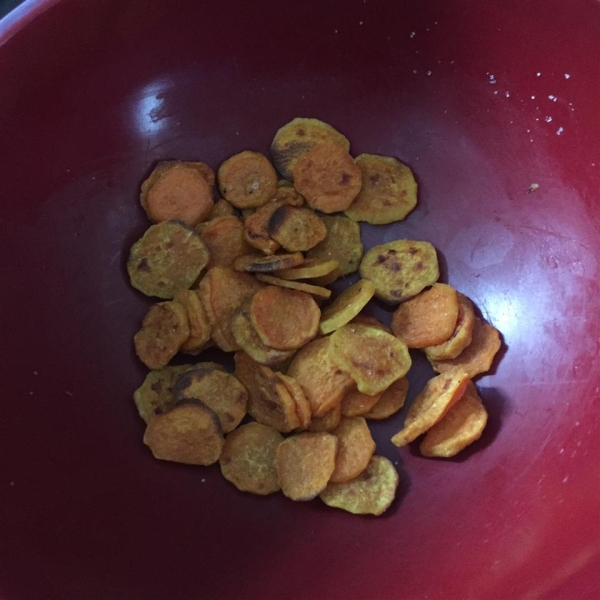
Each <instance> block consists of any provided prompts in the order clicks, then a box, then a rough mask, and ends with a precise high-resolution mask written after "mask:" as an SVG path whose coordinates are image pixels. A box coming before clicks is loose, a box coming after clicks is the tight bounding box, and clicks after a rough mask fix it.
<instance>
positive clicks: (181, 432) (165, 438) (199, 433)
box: [144, 400, 224, 465]
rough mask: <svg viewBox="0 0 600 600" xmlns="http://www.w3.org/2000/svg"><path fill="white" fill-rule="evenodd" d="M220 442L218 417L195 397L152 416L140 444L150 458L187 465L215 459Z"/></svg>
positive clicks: (208, 462)
mask: <svg viewBox="0 0 600 600" xmlns="http://www.w3.org/2000/svg"><path fill="white" fill-rule="evenodd" d="M223 443H224V440H223V433H222V431H221V426H220V425H219V419H218V418H217V416H216V415H215V413H214V412H213V411H212V410H210V408H208V407H207V406H204V404H202V402H199V401H197V400H196V401H190V402H187V403H185V404H180V405H179V406H176V407H175V408H173V409H172V410H170V411H169V412H166V413H164V414H162V415H157V416H155V417H154V418H153V419H152V420H151V421H150V422H149V423H148V426H147V427H146V431H145V433H144V444H146V446H148V447H149V448H150V450H152V454H153V455H154V458H158V459H160V460H170V461H173V462H179V463H184V464H187V465H212V464H213V463H215V462H217V461H218V460H219V456H220V455H221V449H222V448H223Z"/></svg>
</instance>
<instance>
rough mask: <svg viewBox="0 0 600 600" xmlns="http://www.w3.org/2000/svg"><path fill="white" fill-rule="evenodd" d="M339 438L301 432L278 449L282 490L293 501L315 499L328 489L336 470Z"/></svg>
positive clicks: (278, 470) (327, 434) (279, 477)
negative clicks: (328, 483)
mask: <svg viewBox="0 0 600 600" xmlns="http://www.w3.org/2000/svg"><path fill="white" fill-rule="evenodd" d="M337 447H338V441H337V438H336V437H335V436H333V435H331V434H329V433H300V434H298V435H293V436H292V437H289V438H287V440H285V441H284V442H282V443H281V444H279V446H278V448H277V475H278V479H279V485H280V486H281V491H282V492H283V493H284V495H285V496H287V497H288V498H291V499H292V500H312V499H313V498H315V497H316V496H318V495H319V494H320V493H321V492H322V491H323V490H324V489H325V488H326V487H327V482H328V481H329V478H330V477H331V474H332V473H333V470H334V468H335V457H336V454H337Z"/></svg>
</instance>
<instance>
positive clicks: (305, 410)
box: [277, 373, 311, 429]
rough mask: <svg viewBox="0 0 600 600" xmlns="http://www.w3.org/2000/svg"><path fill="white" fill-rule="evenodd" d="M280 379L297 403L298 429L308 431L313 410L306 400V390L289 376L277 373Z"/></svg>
mask: <svg viewBox="0 0 600 600" xmlns="http://www.w3.org/2000/svg"><path fill="white" fill-rule="evenodd" d="M277 376H278V377H279V379H280V380H281V381H282V382H283V385H285V387H286V389H287V391H288V392H289V393H290V396H291V397H292V399H293V400H294V402H295V403H296V416H297V417H298V422H299V423H300V424H299V425H298V429H306V428H307V427H308V424H309V423H310V417H311V409H310V402H309V401H308V399H307V398H306V395H305V394H304V390H303V389H302V388H301V387H300V384H299V383H298V382H297V381H296V380H295V379H294V378H293V377H290V376H289V375H284V374H283V373H277Z"/></svg>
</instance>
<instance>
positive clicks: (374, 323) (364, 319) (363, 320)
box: [350, 315, 393, 335]
mask: <svg viewBox="0 0 600 600" xmlns="http://www.w3.org/2000/svg"><path fill="white" fill-rule="evenodd" d="M350 322H351V323H358V324H360V325H369V327H375V329H379V330H380V331H385V332H386V333H389V334H390V335H393V334H392V330H391V329H390V328H389V327H388V326H387V325H384V324H383V323H382V322H381V321H380V320H379V319H377V318H376V317H370V316H367V315H357V316H356V317H354V319H352V321H350Z"/></svg>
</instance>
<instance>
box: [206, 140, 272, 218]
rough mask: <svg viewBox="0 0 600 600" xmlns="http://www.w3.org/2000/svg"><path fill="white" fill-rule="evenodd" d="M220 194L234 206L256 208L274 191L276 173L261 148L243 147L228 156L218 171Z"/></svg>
mask: <svg viewBox="0 0 600 600" xmlns="http://www.w3.org/2000/svg"><path fill="white" fill-rule="evenodd" d="M217 178H218V180H219V190H220V192H221V194H222V195H223V197H224V198H225V199H226V200H227V201H228V202H230V203H231V204H233V206H235V207H237V208H257V207H258V206H262V205H263V204H266V203H267V202H268V201H269V200H270V199H271V198H272V197H273V196H274V195H275V193H276V191H277V173H275V169H274V168H273V166H272V165H271V163H270V162H269V161H268V159H267V157H266V156H265V155H264V154H261V153H260V152H252V151H250V150H245V151H244V152H240V153H239V154H236V155H235V156H232V157H231V158H228V159H227V160H226V161H225V162H224V163H223V164H222V165H221V166H220V167H219V172H218V173H217Z"/></svg>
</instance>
